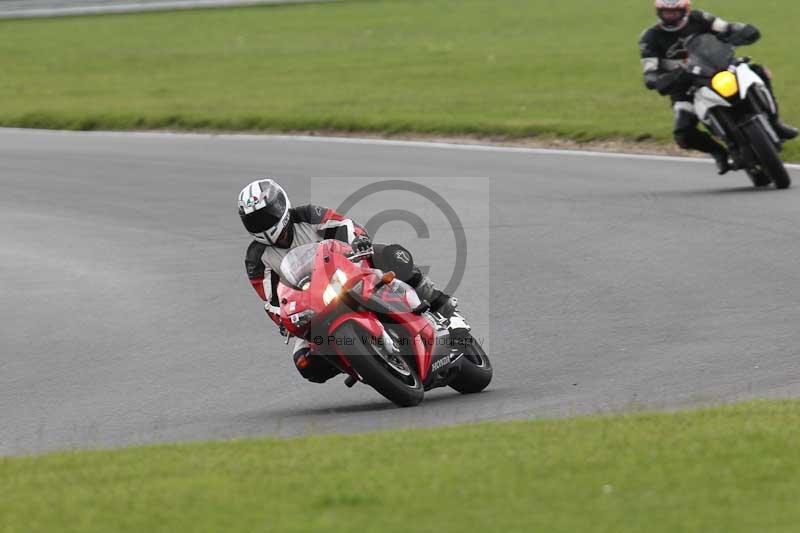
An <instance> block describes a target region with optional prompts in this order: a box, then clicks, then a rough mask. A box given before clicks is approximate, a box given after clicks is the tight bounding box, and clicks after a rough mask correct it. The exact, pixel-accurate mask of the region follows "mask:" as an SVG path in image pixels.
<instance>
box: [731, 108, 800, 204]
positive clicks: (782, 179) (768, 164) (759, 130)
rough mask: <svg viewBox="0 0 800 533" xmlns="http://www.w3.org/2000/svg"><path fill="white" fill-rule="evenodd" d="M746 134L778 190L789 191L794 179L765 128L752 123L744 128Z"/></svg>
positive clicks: (763, 168)
mask: <svg viewBox="0 0 800 533" xmlns="http://www.w3.org/2000/svg"><path fill="white" fill-rule="evenodd" d="M742 129H743V130H744V134H745V135H746V136H747V138H748V139H749V140H750V144H751V145H752V147H753V151H754V152H755V154H756V157H757V158H758V161H759V163H761V168H762V170H763V171H764V173H765V174H766V175H767V176H769V177H770V178H771V179H772V181H773V183H775V188H776V189H788V188H789V187H790V186H791V185H792V179H791V178H790V177H789V173H788V172H787V171H786V167H785V166H784V164H783V161H782V160H781V156H780V154H779V153H778V150H777V149H776V148H775V145H774V144H773V143H772V141H771V140H770V138H769V136H768V135H767V132H766V131H764V127H763V126H762V125H761V124H760V123H759V122H756V121H754V122H750V123H749V124H746V125H745V126H744V127H743V128H742Z"/></svg>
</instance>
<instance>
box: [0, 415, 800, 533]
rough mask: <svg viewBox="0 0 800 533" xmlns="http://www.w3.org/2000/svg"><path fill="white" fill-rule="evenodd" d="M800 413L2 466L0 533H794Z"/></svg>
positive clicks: (389, 436)
mask: <svg viewBox="0 0 800 533" xmlns="http://www.w3.org/2000/svg"><path fill="white" fill-rule="evenodd" d="M798 428H800V402H797V401H773V402H767V401H759V402H753V403H747V404H742V405H736V406H729V407H723V408H714V409H706V410H700V411H694V412H685V413H677V414H639V415H627V416H612V417H603V418H578V419H570V420H557V421H528V422H512V423H493V424H483V425H474V426H464V427H454V428H445V429H434V430H427V431H426V430H414V431H391V432H383V433H373V434H365V435H353V436H325V437H311V438H302V439H293V440H242V441H232V442H220V443H205V444H181V445H172V446H156V447H144V448H131V449H122V450H116V451H96V452H76V453H63V454H54V455H46V456H41V457H29V458H5V459H0V531H2V532H3V533H11V532H20V533H33V532H39V531H59V532H69V531H81V532H93V531H97V532H103V533H113V532H117V531H120V532H122V531H130V532H145V531H146V532H162V531H163V532H182V531H186V532H220V531H226V532H259V531H279V532H293V531H298V532H300V531H342V532H345V531H347V532H349V531H363V532H366V531H376V532H393V531H397V532H404V533H405V532H408V531H431V532H437V533H438V532H448V531H453V532H458V533H463V532H467V531H470V532H471V531H502V532H515V531H519V532H531V531H542V532H548V533H557V532H569V533H575V532H601V531H607V532H609V533H611V532H613V533H625V532H633V531H637V532H647V533H658V532H665V533H675V532H676V531H680V532H702V533H710V532H720V533H723V532H724V533H736V532H743V533H752V532H754V531H758V532H759V533H765V532H778V531H786V532H795V531H798V528H799V527H800V526H799V525H798V524H800V505H798V503H800V453H798V450H799V449H800V429H798Z"/></svg>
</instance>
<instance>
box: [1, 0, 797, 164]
mask: <svg viewBox="0 0 800 533" xmlns="http://www.w3.org/2000/svg"><path fill="white" fill-rule="evenodd" d="M697 4H698V6H697V7H700V8H702V9H707V10H711V11H713V12H717V13H718V14H720V15H723V16H724V17H725V18H727V19H729V20H744V21H748V22H752V23H754V24H757V25H758V26H760V27H761V28H762V30H763V33H764V34H765V37H764V39H763V42H762V43H760V44H758V45H756V46H754V47H751V48H750V49H748V51H747V53H750V54H752V55H753V56H755V57H756V58H757V59H758V60H759V61H760V62H763V63H765V64H767V65H769V66H770V67H771V68H772V70H773V71H775V72H776V73H777V78H776V88H777V92H778V95H779V96H780V97H781V99H782V102H783V104H784V108H785V109H786V111H787V112H786V115H787V119H788V120H790V121H794V122H800V71H798V70H797V69H795V68H793V62H794V50H796V49H798V48H799V47H800V33H798V32H796V31H795V27H794V26H795V21H796V20H798V19H800V3H797V2H784V1H780V0H768V1H766V3H764V2H762V3H753V2H751V1H749V0H704V1H700V2H697ZM652 22H653V14H652V11H651V8H650V6H649V4H648V3H646V2H641V1H640V0H609V1H607V2H585V1H583V0H569V1H565V2H551V1H548V0H495V1H492V2H487V1H486V0H458V1H457V2H455V1H453V0H394V1H392V0H374V1H358V0H355V1H348V2H342V3H333V4H316V5H291V6H261V7H249V8H236V9H215V10H200V11H191V12H172V13H147V14H135V15H120V16H102V17H80V18H63V19H50V20H21V21H20V20H17V21H3V22H0V68H1V69H2V72H3V76H2V78H1V79H0V125H6V126H26V127H41V128H59V129H153V128H173V129H224V130H270V131H299V130H327V131H330V130H335V131H363V132H378V133H400V132H403V133H436V134H444V135H460V134H468V135H469V134H472V135H487V136H507V137H531V136H549V137H551V138H552V137H557V138H568V139H573V140H578V141H597V140H607V139H622V140H626V141H632V142H636V141H637V140H656V141H663V142H668V141H669V138H670V129H671V111H670V109H669V105H668V103H667V102H666V101H665V100H664V99H663V98H661V97H659V96H658V95H656V94H655V93H653V92H647V91H645V90H644V88H643V86H642V82H641V72H640V66H639V58H638V47H637V46H636V42H637V39H638V35H639V33H640V32H641V31H642V29H643V28H645V27H646V26H647V25H649V24H651V23H652ZM787 155H788V156H789V157H800V148H795V147H794V146H793V145H790V146H789V147H788V152H787Z"/></svg>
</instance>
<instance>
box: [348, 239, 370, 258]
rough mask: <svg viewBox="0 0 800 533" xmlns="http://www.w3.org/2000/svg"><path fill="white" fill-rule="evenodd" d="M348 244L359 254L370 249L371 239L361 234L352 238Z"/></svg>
mask: <svg viewBox="0 0 800 533" xmlns="http://www.w3.org/2000/svg"><path fill="white" fill-rule="evenodd" d="M350 246H351V247H352V248H353V252H354V253H357V254H361V253H364V252H369V251H370V250H371V249H372V241H371V240H369V237H367V236H366V235H361V236H359V237H356V238H355V239H353V242H352V243H351V244H350Z"/></svg>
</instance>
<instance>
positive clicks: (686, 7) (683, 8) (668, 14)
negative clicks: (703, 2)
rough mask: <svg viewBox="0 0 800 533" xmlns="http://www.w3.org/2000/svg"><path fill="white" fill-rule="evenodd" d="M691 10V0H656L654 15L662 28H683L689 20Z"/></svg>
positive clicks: (668, 29) (669, 29) (675, 29)
mask: <svg viewBox="0 0 800 533" xmlns="http://www.w3.org/2000/svg"><path fill="white" fill-rule="evenodd" d="M691 12H692V0H656V15H658V20H659V21H660V22H661V28H662V29H664V30H667V31H678V30H680V29H683V27H684V26H686V24H688V22H689V13H691Z"/></svg>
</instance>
